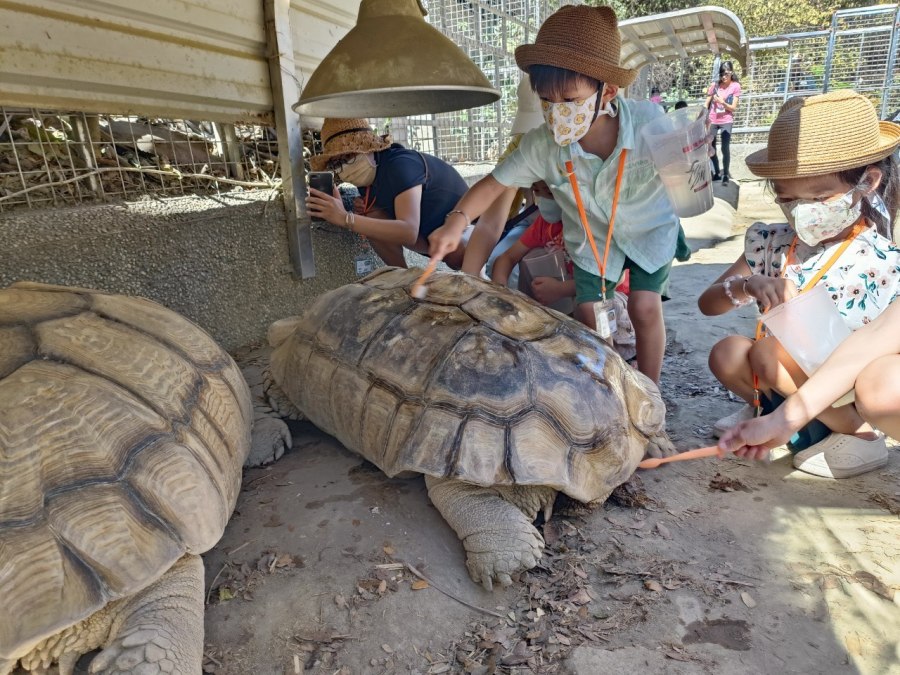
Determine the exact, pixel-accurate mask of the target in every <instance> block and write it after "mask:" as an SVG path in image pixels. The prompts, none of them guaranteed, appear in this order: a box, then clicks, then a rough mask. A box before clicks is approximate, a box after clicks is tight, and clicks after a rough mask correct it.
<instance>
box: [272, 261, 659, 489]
mask: <svg viewBox="0 0 900 675" xmlns="http://www.w3.org/2000/svg"><path fill="white" fill-rule="evenodd" d="M420 273H421V270H391V269H386V270H379V271H377V272H375V273H374V274H372V275H370V276H368V277H366V278H365V279H363V280H362V281H360V282H359V283H355V284H350V285H347V286H343V287H341V288H338V289H336V290H334V291H331V292H328V293H326V294H324V295H323V296H321V297H320V298H319V299H318V300H317V301H316V302H315V303H314V304H313V305H311V306H310V307H309V309H308V310H307V311H306V312H305V313H304V314H303V315H302V316H300V317H292V318H291V319H286V320H284V321H281V322H276V323H275V324H273V326H272V327H271V328H270V331H269V340H270V343H271V344H272V346H273V347H274V348H275V349H274V351H273V353H272V359H271V366H270V369H271V374H272V377H273V380H274V381H275V383H276V384H278V385H279V387H280V388H281V389H282V390H283V391H284V393H285V394H286V395H287V397H288V398H289V399H290V401H291V402H292V403H293V404H294V405H295V406H296V407H297V408H298V409H299V411H300V412H301V413H303V414H304V415H305V416H306V417H308V418H309V420H310V421H311V422H312V423H313V424H315V425H316V426H318V427H319V428H320V429H322V430H323V431H326V432H327V433H329V434H332V435H333V436H335V437H336V438H337V439H338V440H339V441H340V442H341V443H343V444H344V445H345V446H346V447H347V448H349V449H351V450H353V451H355V452H358V453H359V454H361V455H363V456H364V457H365V458H366V459H368V460H369V461H371V462H372V463H374V464H375V465H377V466H378V467H379V468H380V469H381V470H382V471H384V472H385V473H386V474H387V475H389V476H394V475H396V474H398V473H401V472H404V471H414V472H418V473H423V474H428V475H432V476H438V477H454V478H458V479H459V480H462V481H466V482H470V483H475V484H478V485H483V486H491V485H510V484H518V485H545V486H551V487H554V488H556V489H558V490H561V491H562V492H565V493H566V494H567V495H569V496H570V497H573V498H574V499H577V500H579V501H582V502H592V501H595V500H598V499H605V498H606V496H607V495H608V494H609V492H610V491H611V490H612V489H613V488H614V487H616V486H617V485H619V484H621V483H622V482H624V481H625V480H627V478H628V477H629V476H630V475H631V474H632V473H633V472H634V470H635V468H636V467H637V463H638V462H639V461H640V460H641V459H642V457H643V455H644V450H645V447H646V445H647V442H648V439H649V438H650V437H652V436H654V435H657V434H661V433H663V428H664V418H665V406H664V405H663V403H662V399H661V397H660V395H659V391H658V389H657V388H656V386H655V385H654V384H653V383H652V382H651V381H650V380H649V379H647V378H646V377H644V376H643V375H641V374H640V373H638V372H637V371H636V370H634V369H633V368H631V367H630V366H629V365H628V364H626V363H625V362H624V361H623V360H622V359H621V358H620V357H619V356H618V354H616V352H615V351H614V350H613V349H612V348H610V347H609V346H608V345H607V344H606V343H605V342H604V341H603V340H602V339H600V337H599V336H598V335H597V334H596V333H594V332H593V331H591V330H589V329H587V328H585V327H584V326H583V325H582V324H580V323H578V322H577V321H574V320H572V319H570V318H568V317H565V316H563V315H561V314H559V313H557V312H554V311H552V310H549V309H547V308H544V307H542V306H541V305H538V304H537V303H535V302H533V301H532V300H530V299H529V298H527V297H526V296H525V295H523V294H521V293H518V292H516V291H511V290H509V289H506V288H501V287H499V286H497V285H494V284H490V283H487V282H485V281H482V280H480V279H477V278H475V277H472V276H467V275H462V274H454V273H435V274H434V275H432V277H431V278H430V281H429V282H428V284H427V286H426V290H427V295H426V296H425V298H424V299H422V300H418V299H415V298H413V297H412V296H411V295H410V286H411V284H412V283H413V282H414V281H415V280H416V278H417V277H418V276H419V274H420Z"/></svg>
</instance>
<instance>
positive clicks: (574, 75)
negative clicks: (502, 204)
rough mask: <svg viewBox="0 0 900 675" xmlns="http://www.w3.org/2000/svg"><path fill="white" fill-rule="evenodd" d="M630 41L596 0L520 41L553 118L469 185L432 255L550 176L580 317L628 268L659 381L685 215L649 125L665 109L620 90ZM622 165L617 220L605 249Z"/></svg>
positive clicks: (547, 115) (638, 332)
mask: <svg viewBox="0 0 900 675" xmlns="http://www.w3.org/2000/svg"><path fill="white" fill-rule="evenodd" d="M619 51H620V37H619V32H618V25H617V22H616V16H615V13H614V12H613V10H612V9H611V8H609V7H587V6H565V7H562V8H561V9H560V10H559V11H557V12H555V13H554V14H553V15H552V16H550V17H549V18H548V19H547V20H546V21H545V22H544V24H543V25H542V26H541V29H540V31H538V35H537V40H536V41H535V44H532V45H522V46H521V47H519V48H518V49H516V61H517V63H518V64H519V67H520V68H522V69H523V70H525V71H527V72H528V74H529V75H530V78H531V83H532V87H533V88H534V90H535V91H536V92H537V94H538V96H540V98H541V105H542V110H543V114H544V119H545V121H546V124H545V125H542V126H541V127H539V128H537V129H534V130H532V131H530V132H529V133H527V134H525V135H524V136H523V137H522V140H521V142H520V144H519V148H518V149H517V150H516V151H515V152H513V153H512V154H511V155H510V156H509V157H508V158H507V159H506V161H504V162H502V163H501V164H500V165H498V166H497V167H496V169H494V172H493V173H492V174H491V175H490V176H487V177H486V178H484V179H482V180H481V181H479V182H478V183H477V184H476V185H474V186H473V187H472V188H471V189H470V190H469V191H468V192H467V193H466V194H465V195H464V196H463V198H462V200H461V201H460V202H459V204H458V205H457V207H456V209H455V210H454V211H451V212H450V213H449V214H448V216H447V220H446V221H445V223H444V225H443V226H442V227H440V228H438V229H437V230H435V232H433V233H432V235H431V238H430V244H431V247H430V254H431V256H432V257H437V258H441V257H442V255H443V254H444V253H447V252H450V251H452V250H455V248H456V245H457V244H458V242H459V239H460V237H461V236H462V232H463V230H464V229H465V227H466V225H468V223H469V222H470V221H471V220H474V219H475V218H477V217H478V216H479V215H481V214H482V213H483V212H484V211H485V209H487V207H488V206H489V205H490V204H491V203H492V202H493V201H494V200H495V199H496V198H497V196H498V195H500V194H501V193H502V192H503V191H504V190H506V189H507V188H508V187H509V186H522V187H527V186H530V185H531V184H532V183H535V182H537V181H541V180H542V181H545V182H546V183H547V185H548V186H549V188H550V191H551V192H552V194H553V197H554V199H555V200H556V202H557V203H558V204H559V206H560V207H561V209H562V221H563V237H564V239H565V244H566V249H567V251H568V252H569V255H570V256H571V257H572V260H573V261H574V263H575V283H576V303H577V305H578V306H577V308H576V316H577V317H578V318H579V319H580V320H581V321H582V322H584V323H585V324H587V325H588V326H590V327H592V328H596V324H595V321H594V303H596V302H598V301H600V300H601V297H600V296H601V288H602V287H604V286H605V289H606V297H607V298H609V297H612V295H613V293H614V291H615V287H616V285H617V283H618V281H619V280H620V279H621V277H622V275H623V274H624V270H625V269H629V270H630V271H631V273H630V276H631V294H630V296H629V301H628V314H629V317H630V318H631V321H632V323H633V325H634V329H635V337H636V342H637V361H638V368H639V370H640V371H641V372H643V373H644V374H645V375H647V376H648V377H649V378H650V379H652V380H653V381H654V382H659V375H660V371H661V369H662V359H663V353H664V351H665V342H666V336H665V324H664V323H663V315H662V298H663V296H665V294H666V292H667V290H668V279H669V269H670V267H671V264H672V258H673V256H674V254H675V246H676V241H677V238H678V230H679V220H678V217H677V216H676V215H675V213H674V211H673V210H672V206H671V203H670V201H669V199H668V197H667V196H666V192H665V188H664V187H663V184H662V181H661V179H660V177H659V174H658V173H657V171H656V168H655V167H654V165H653V163H652V161H651V159H650V154H649V150H648V148H647V147H646V145H645V143H644V141H643V138H642V136H641V133H640V131H641V128H642V127H643V126H644V125H646V124H647V123H649V122H650V121H652V120H653V119H656V118H658V117H659V116H661V115H664V114H665V113H664V112H663V110H662V108H660V107H659V106H657V105H655V104H654V103H651V102H649V101H632V100H628V99H625V98H623V97H621V96H620V95H619V88H620V87H626V86H628V85H629V84H631V82H632V81H633V80H634V78H635V76H636V74H637V73H636V71H633V70H628V69H625V68H621V67H620V66H619V58H620V57H619ZM623 153H624V154H625V157H624V160H623V158H622V155H623ZM567 161H568V162H571V163H572V165H573V167H574V170H575V177H576V179H577V183H578V187H579V191H580V195H581V201H582V202H583V204H584V209H585V212H586V215H587V221H588V227H589V228H590V230H591V233H592V234H593V238H594V239H595V241H596V242H597V250H598V253H599V258H600V260H599V261H598V259H597V258H598V256H596V255H595V253H594V251H593V247H592V246H590V244H589V243H588V241H587V237H586V233H585V231H584V228H583V226H582V222H581V218H580V215H579V210H578V207H577V203H576V200H575V192H574V190H573V188H572V185H571V182H570V179H569V175H568V172H567V169H566V162H567ZM620 168H621V172H622V176H621V181H620V187H619V196H618V204H617V207H616V211H615V220H614V227H613V232H612V237H611V238H610V240H609V246H608V253H606V254H605V249H606V246H605V244H606V242H607V235H608V233H609V224H610V217H611V214H612V204H613V198H614V195H615V192H616V184H617V180H616V179H617V175H618V173H619V170H620ZM604 258H605V260H604ZM598 263H599V264H598ZM601 267H602V268H603V271H604V274H603V278H601V273H600V269H601ZM604 279H605V282H604Z"/></svg>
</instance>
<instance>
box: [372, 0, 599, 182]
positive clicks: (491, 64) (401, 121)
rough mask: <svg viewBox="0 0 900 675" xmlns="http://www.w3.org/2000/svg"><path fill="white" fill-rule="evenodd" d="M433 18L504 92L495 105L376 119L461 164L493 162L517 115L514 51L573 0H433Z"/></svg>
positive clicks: (406, 140) (397, 136)
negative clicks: (544, 22)
mask: <svg viewBox="0 0 900 675" xmlns="http://www.w3.org/2000/svg"><path fill="white" fill-rule="evenodd" d="M426 4H427V7H428V17H427V19H428V21H429V22H430V23H431V24H432V25H434V26H435V27H436V28H438V29H439V30H440V31H441V32H442V33H444V34H445V35H446V36H447V37H449V38H450V39H451V40H453V41H454V42H455V43H456V44H458V45H459V46H460V47H462V49H463V51H464V52H465V53H466V54H467V55H468V56H469V58H471V59H472V60H473V61H474V62H475V63H476V64H478V66H479V67H480V68H481V70H482V71H483V72H484V74H485V75H486V76H487V78H488V80H490V82H491V84H492V85H493V86H494V87H496V88H497V89H498V90H500V92H501V97H500V100H499V101H497V102H496V103H494V104H493V105H490V106H482V107H481V108H474V109H471V110H461V111H458V112H450V113H441V114H437V115H418V116H415V117H401V118H394V119H377V120H372V122H373V123H374V124H375V125H376V127H377V128H379V129H384V128H389V129H390V132H391V135H392V136H393V138H394V140H396V141H398V142H400V143H403V144H404V145H407V146H408V147H411V148H414V149H416V150H420V151H422V152H428V153H431V154H433V155H436V156H438V157H441V158H442V159H444V160H446V161H448V162H450V163H453V164H460V163H465V162H494V161H496V160H497V158H498V157H499V155H500V153H502V152H503V149H504V148H505V147H506V144H507V142H508V141H509V129H510V127H511V126H512V122H513V119H514V118H515V116H516V109H517V105H516V87H517V85H518V83H519V76H520V75H519V72H520V71H519V68H518V66H517V65H516V60H515V57H514V51H515V48H516V47H517V46H519V45H520V44H525V43H528V42H533V41H534V38H535V35H536V34H537V30H538V28H539V27H540V25H541V23H542V22H543V21H544V19H545V18H547V17H548V16H549V15H550V14H552V13H553V12H555V11H556V10H557V9H559V8H560V7H562V6H563V5H574V4H582V3H581V2H578V1H571V0H568V1H567V0H466V1H460V0H428V1H427V3H426Z"/></svg>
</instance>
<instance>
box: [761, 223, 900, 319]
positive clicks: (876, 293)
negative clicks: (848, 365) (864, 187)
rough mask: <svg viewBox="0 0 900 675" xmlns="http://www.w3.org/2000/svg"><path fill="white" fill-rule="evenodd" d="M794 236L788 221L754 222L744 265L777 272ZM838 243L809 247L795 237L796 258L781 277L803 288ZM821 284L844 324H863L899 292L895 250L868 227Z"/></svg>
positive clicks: (899, 273)
mask: <svg viewBox="0 0 900 675" xmlns="http://www.w3.org/2000/svg"><path fill="white" fill-rule="evenodd" d="M793 240H794V230H793V229H792V228H791V227H790V225H788V224H787V223H777V224H774V225H770V224H768V223H754V224H753V225H751V226H750V228H749V229H748V230H747V234H746V235H745V237H744V257H745V259H746V260H747V264H748V265H749V266H750V269H751V270H752V271H753V273H754V274H765V275H767V276H770V277H778V276H781V270H782V268H783V267H784V265H785V264H786V260H785V258H786V257H787V254H788V251H789V250H790V248H791V242H792V241H793ZM840 244H841V242H835V243H830V244H820V245H818V246H808V245H806V244H804V243H803V242H802V241H798V242H797V247H796V248H795V249H794V255H795V257H796V260H794V261H792V263H793V264H790V265H788V266H787V270H786V271H785V274H784V277H785V278H786V279H790V280H791V281H793V282H794V283H795V284H797V287H798V288H803V286H804V284H806V283H807V282H808V281H809V279H810V278H812V277H813V276H814V275H815V273H816V272H817V271H818V269H819V267H821V266H822V265H825V264H826V263H827V262H828V261H829V259H830V258H831V255H832V253H833V252H834V250H835V249H836V248H837V247H838V246H840ZM823 284H824V285H825V288H826V289H827V290H828V292H829V293H831V299H832V300H834V304H835V305H836V306H837V308H838V311H839V312H840V313H841V316H843V317H844V322H845V323H846V324H847V327H848V328H850V330H857V329H858V328H862V327H863V326H864V325H865V324H867V323H869V322H870V321H872V319H874V318H875V317H877V316H878V315H879V314H881V313H882V312H883V311H884V310H885V309H887V307H888V305H890V304H891V302H893V301H894V298H895V297H897V294H898V293H900V248H898V247H897V246H895V245H894V244H893V243H892V242H891V241H890V240H889V239H887V238H886V237H883V236H881V235H880V234H878V232H877V231H876V230H875V228H874V227H870V228H869V229H868V230H866V231H864V232H862V233H861V234H860V235H859V236H857V237H856V239H855V240H854V241H853V243H851V244H850V246H849V247H848V248H847V250H846V251H844V252H843V254H841V257H840V258H838V259H837V260H836V261H835V262H834V264H833V265H832V266H831V269H829V270H828V272H826V273H825V275H824V276H823V277H822V279H821V280H820V281H819V285H823Z"/></svg>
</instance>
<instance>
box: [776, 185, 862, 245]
mask: <svg viewBox="0 0 900 675" xmlns="http://www.w3.org/2000/svg"><path fill="white" fill-rule="evenodd" d="M854 192H856V188H853V189H851V190H850V191H849V192H847V194H845V195H842V196H840V197H838V198H837V199H831V200H828V201H824V202H818V201H815V200H813V199H795V200H793V201H790V202H786V203H784V204H779V205H778V206H780V207H781V211H782V212H783V213H784V217H785V218H787V221H788V224H789V225H790V226H791V227H792V228H794V231H795V232H796V233H797V237H798V238H799V239H800V241H802V242H803V243H804V244H807V245H809V246H815V245H816V244H818V243H820V242H822V241H825V240H826V239H831V238H832V237H836V236H837V235H839V234H840V233H841V232H843V231H844V230H846V229H847V228H848V227H850V226H851V225H853V224H854V223H855V222H856V221H857V220H859V217H860V214H861V213H862V200H861V199H858V200H856V203H855V204H854V203H853V193H854Z"/></svg>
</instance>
